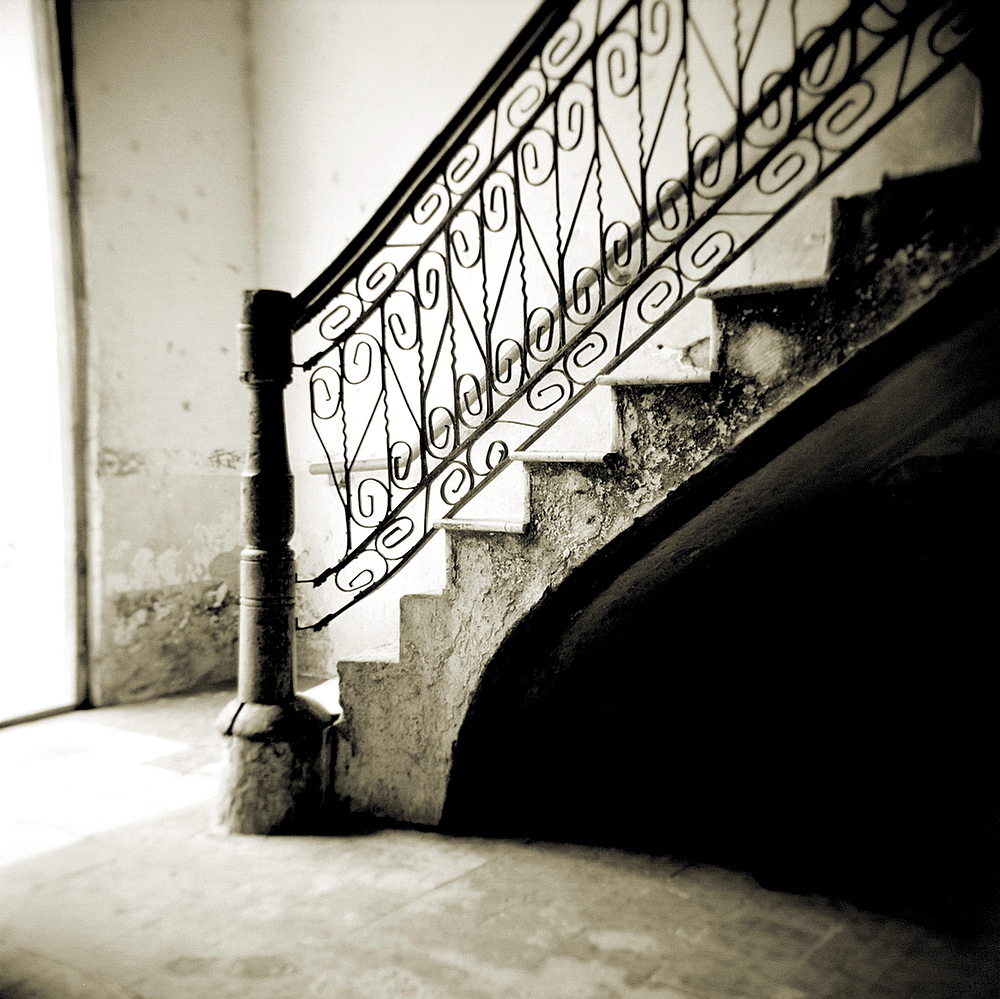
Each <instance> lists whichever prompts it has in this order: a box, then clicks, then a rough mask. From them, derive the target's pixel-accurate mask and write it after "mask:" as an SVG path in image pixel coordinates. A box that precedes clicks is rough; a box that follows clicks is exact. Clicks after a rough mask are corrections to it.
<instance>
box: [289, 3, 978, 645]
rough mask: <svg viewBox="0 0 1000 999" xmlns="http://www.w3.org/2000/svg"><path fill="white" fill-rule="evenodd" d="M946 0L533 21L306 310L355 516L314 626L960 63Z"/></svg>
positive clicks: (319, 410) (400, 557) (330, 438)
mask: <svg viewBox="0 0 1000 999" xmlns="http://www.w3.org/2000/svg"><path fill="white" fill-rule="evenodd" d="M971 22H972V13H971V10H970V8H969V7H968V6H967V5H965V4H963V3H945V4H942V3H940V2H932V0H923V2H922V0H909V2H907V0H878V2H870V0H868V2H833V0H829V2H827V0H819V2H810V0H728V2H726V0H701V2H698V0H630V2H623V0H581V2H579V3H576V4H575V5H571V4H551V5H548V6H546V7H545V8H543V10H542V11H540V13H539V14H538V15H537V16H536V18H535V19H534V20H533V21H532V22H531V24H529V26H528V28H527V29H526V30H525V32H523V33H522V35H521V36H520V37H519V38H518V40H517V41H516V42H515V44H514V46H513V47H512V49H511V50H510V51H509V53H508V55H507V57H506V58H505V61H504V62H503V63H502V64H501V65H500V67H499V68H498V69H497V70H496V71H495V72H494V74H493V76H492V77H491V80H489V81H487V82H486V83H484V85H483V87H481V88H480V90H479V91H477V93H476V94H475V95H473V98H472V100H470V102H469V103H468V104H467V105H466V106H465V107H464V108H463V109H462V111H461V112H460V114H459V116H458V117H457V118H456V119H455V122H454V123H453V125H452V127H451V128H450V129H449V130H448V131H446V133H444V135H445V138H443V139H442V140H440V141H439V143H438V145H437V146H436V147H435V148H434V149H432V150H430V151H429V152H428V154H427V155H426V156H425V157H424V159H423V160H422V161H421V162H420V163H419V164H418V165H417V166H416V167H415V168H414V170H413V171H411V174H410V175H408V176H407V178H405V179H404V181H403V183H402V184H401V185H400V187H399V188H398V189H397V191H396V192H395V193H394V195H393V197H392V198H390V200H389V202H387V205H386V207H385V208H384V210H383V212H382V213H381V214H380V216H378V217H377V218H376V220H375V221H374V222H373V223H372V224H371V225H370V226H369V227H368V228H367V229H366V230H365V231H364V232H363V233H362V234H361V235H360V236H359V237H358V239H356V240H355V241H354V243H352V244H351V246H349V247H348V249H347V250H346V251H345V253H344V254H342V256H341V257H340V258H339V259H338V261H336V262H335V263H334V264H333V265H332V266H331V267H330V268H329V269H328V270H327V271H326V272H324V274H323V275H321V276H320V278H318V279H317V281H316V282H314V283H313V284H312V285H310V287H309V288H307V289H306V290H305V291H304V292H303V293H302V294H301V295H299V296H298V297H297V298H296V299H295V301H294V307H295V309H296V315H297V316H298V319H297V321H296V322H295V325H296V327H297V328H298V330H299V332H298V334H297V337H296V343H295V347H296V354H297V357H298V358H299V360H298V361H297V363H296V367H297V368H299V369H301V371H302V372H304V373H306V374H307V376H308V377H309V379H310V398H311V408H312V412H311V416H312V422H313V425H314V427H315V429H316V433H317V435H318V438H319V441H320V442H321V444H322V447H323V449H324V452H325V454H326V457H327V460H328V463H329V467H330V473H331V477H332V479H333V481H334V483H335V484H336V487H337V496H338V497H339V501H340V505H341V507H342V511H343V515H344V525H345V526H344V548H343V551H342V553H341V554H340V557H339V558H337V560H336V561H334V562H333V564H331V565H330V566H329V567H327V568H325V569H324V570H323V571H322V572H319V573H318V574H317V575H315V576H314V577H313V578H311V579H307V580H301V582H303V583H306V584H310V585H312V586H316V587H318V586H323V585H327V586H328V587H329V588H330V590H331V594H332V595H331V600H330V610H329V613H327V614H326V615H325V616H324V617H323V618H322V619H321V620H319V621H318V622H316V623H315V624H312V625H309V626H308V627H312V628H316V629H318V628H321V627H323V626H324V625H326V624H327V623H329V622H330V621H331V620H332V619H333V618H334V617H336V616H337V615H338V614H339V613H341V612H342V611H343V610H345V609H346V608H347V607H349V606H351V604H353V603H354V602H355V601H356V600H357V599H359V598H360V597H361V596H363V595H365V594H366V593H368V592H371V591H372V590H373V589H375V588H377V587H378V586H379V585H381V584H382V583H383V582H384V581H385V580H387V579H388V578H389V577H390V576H391V575H392V574H393V573H395V572H396V571H397V570H398V569H399V568H401V567H402V565H404V564H405V562H406V561H407V560H408V559H409V558H410V557H411V556H412V555H413V554H415V553H416V551H417V550H419V548H420V547H421V546H422V545H423V544H424V542H425V541H426V540H427V538H428V537H429V536H430V534H431V533H432V532H433V529H434V524H435V523H436V522H437V521H439V520H440V519H442V518H444V517H446V516H449V515H450V514H452V513H454V512H455V511H457V510H458V509H459V508H460V507H461V506H462V505H464V504H465V503H466V502H467V501H468V500H469V499H471V498H472V497H473V496H475V495H476V494H477V493H478V492H479V491H480V490H481V489H482V488H483V487H484V486H485V485H486V484H487V483H488V482H489V481H490V480H491V479H492V478H493V477H494V476H495V475H496V474H498V473H499V472H500V471H502V470H503V469H504V468H505V467H506V466H507V464H508V463H509V462H510V460H511V458H510V455H511V454H512V453H513V452H515V451H517V450H521V449H524V448H526V447H529V446H530V445H531V444H532V443H534V442H535V441H536V440H537V439H538V438H539V437H540V436H541V435H542V434H543V433H544V432H545V431H546V430H547V429H548V428H549V427H551V426H552V425H553V423H554V422H555V421H556V420H557V419H559V418H560V417H561V416H562V415H563V414H564V413H565V412H566V410H567V408H569V407H572V406H573V405H575V404H576V403H577V402H578V401H579V400H580V399H582V398H583V397H584V396H585V395H586V394H587V392H589V391H590V389H591V388H592V387H593V386H594V384H595V383H596V382H595V380H596V378H597V377H598V376H599V375H602V374H606V373H608V372H610V371H611V370H612V369H613V368H614V367H615V366H616V365H617V364H618V363H620V362H621V361H622V360H624V358H625V357H627V356H629V355H630V354H631V353H633V352H634V351H635V350H636V349H637V348H638V347H639V346H640V345H641V344H642V343H643V342H644V341H645V340H646V339H647V338H648V337H649V336H651V335H652V334H653V333H654V332H655V331H656V330H658V329H659V328H660V327H662V326H663V325H664V324H665V323H667V322H669V321H670V319H671V318H672V317H673V316H674V315H676V313H677V312H678V310H680V309H681V308H683V307H684V305H685V304H687V303H688V302H689V301H690V300H691V298H692V297H693V296H694V294H695V292H696V291H697V290H698V289H699V288H700V287H702V286H704V285H705V284H707V283H708V282H710V281H711V280H712V279H713V278H715V277H716V276H717V275H718V274H719V273H720V272H721V271H722V270H723V269H724V268H725V267H727V266H728V265H729V264H730V263H731V262H732V261H733V260H734V259H736V258H737V257H738V256H739V255H740V254H741V253H743V252H744V251H745V250H747V249H748V248H749V247H750V246H751V245H752V244H753V243H754V242H755V241H756V240H757V239H759V238H760V236H761V235H763V233H764V232H766V231H767V230H768V229H770V228H771V227H772V226H773V225H774V224H775V222H776V221H777V220H778V219H779V218H780V217H781V216H782V215H784V214H785V213H786V212H787V211H788V210H789V209H790V208H791V207H792V206H793V205H794V204H796V203H797V202H798V201H799V200H800V199H801V198H802V197H804V196H805V195H806V194H807V193H808V192H809V191H810V190H812V189H813V188H814V187H815V186H816V185H817V184H818V183H819V182H820V181H821V180H823V179H824V178H825V177H826V176H828V175H829V174H830V173H831V172H832V171H833V170H834V169H835V168H836V167H838V166H839V165H840V164H841V163H842V162H843V161H844V160H845V159H846V158H847V157H848V156H850V155H851V154H852V153H853V152H854V151H856V150H857V149H858V148H860V147H861V146H862V145H864V143H865V142H867V141H868V139H869V138H870V137H871V136H872V135H873V134H875V133H876V132H877V131H879V130H880V129H881V128H882V127H883V126H884V125H885V124H886V123H887V122H888V121H889V120H891V119H892V118H893V117H895V115H897V114H898V113H899V112H900V111H901V110H902V109H903V108H904V107H906V106H907V105H908V104H909V103H910V102H912V101H913V100H914V99H915V98H916V97H917V96H919V95H920V94H921V93H923V92H924V91H925V90H926V89H927V88H928V87H929V86H931V85H932V84H933V83H934V82H935V81H936V80H937V79H939V78H940V77H941V76H943V75H944V74H945V73H947V72H948V71H949V70H950V69H951V68H952V66H953V65H954V64H955V63H956V62H957V61H958V59H959V57H960V50H961V45H962V43H963V41H964V40H965V39H966V37H967V36H968V34H969V32H970V30H971V27H972V24H971Z"/></svg>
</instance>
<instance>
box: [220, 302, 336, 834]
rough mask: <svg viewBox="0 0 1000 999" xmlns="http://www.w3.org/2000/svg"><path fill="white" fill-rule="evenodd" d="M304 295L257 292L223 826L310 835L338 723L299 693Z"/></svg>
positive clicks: (246, 311) (320, 815)
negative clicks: (294, 421) (297, 534)
mask: <svg viewBox="0 0 1000 999" xmlns="http://www.w3.org/2000/svg"><path fill="white" fill-rule="evenodd" d="M291 319H292V298H291V296H290V295H288V294H287V293H286V292H282V291H269V290H258V291H248V292H246V293H245V297H244V304H243V322H242V324H241V325H240V360H241V367H240V379H241V380H242V381H243V382H244V383H245V384H246V385H247V388H249V390H250V440H249V445H248V448H247V458H246V465H245V466H244V469H243V476H242V497H241V512H242V520H243V534H244V538H245V542H246V547H245V548H244V549H243V552H242V554H241V556H240V638H239V690H238V693H237V696H236V699H235V700H234V701H233V702H232V703H230V704H229V705H228V706H227V707H226V709H225V710H224V711H223V713H222V715H221V716H220V718H219V730H220V731H221V733H222V735H223V736H224V738H225V747H226V748H225V773H224V776H223V779H222V784H221V788H220V792H219V801H218V813H217V822H218V826H219V828H221V829H223V830H225V831H227V832H233V833H256V834H263V835H271V834H278V833H308V832H315V831H318V830H319V829H320V828H321V826H322V825H323V824H324V812H325V808H326V797H327V789H328V786H329V775H330V772H331V766H332V762H333V761H332V760H331V759H330V752H331V738H330V736H331V725H332V722H333V719H332V717H331V716H330V714H329V713H328V712H327V711H325V710H324V709H323V708H321V707H320V706H319V705H318V704H316V703H314V702H312V701H310V700H309V699H307V698H304V697H299V696H297V695H296V694H295V554H294V552H293V551H292V550H291V548H290V547H289V544H288V543H289V541H290V540H291V537H292V532H293V530H294V527H295V521H294V515H293V489H292V486H293V483H292V473H291V469H290V467H289V464H288V444H287V441H286V437H285V410H284V400H283V393H284V389H285V386H286V385H288V383H289V382H290V381H291V378H292V341H291V337H292V333H291Z"/></svg>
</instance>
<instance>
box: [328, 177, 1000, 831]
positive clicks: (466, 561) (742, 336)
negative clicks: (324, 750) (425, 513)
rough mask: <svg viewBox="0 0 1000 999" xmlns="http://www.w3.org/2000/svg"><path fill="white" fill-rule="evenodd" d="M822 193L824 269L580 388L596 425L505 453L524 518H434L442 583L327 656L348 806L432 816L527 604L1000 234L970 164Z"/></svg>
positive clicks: (708, 305)
mask: <svg viewBox="0 0 1000 999" xmlns="http://www.w3.org/2000/svg"><path fill="white" fill-rule="evenodd" d="M970 192H976V197H975V198H973V197H970ZM826 205H827V206H829V207H824V206H822V205H821V206H819V208H817V206H813V207H812V209H811V211H812V212H813V213H814V216H815V213H816V212H818V211H819V210H820V209H822V211H824V212H825V213H826V214H827V216H828V217H829V218H830V219H831V222H830V226H829V234H828V237H825V238H826V243H827V246H828V255H827V257H826V266H825V267H824V275H823V276H822V278H820V277H819V276H817V275H815V274H814V275H811V276H810V275H806V276H805V277H802V278H798V279H796V280H794V281H788V282H785V283H784V285H783V286H782V285H781V284H780V283H779V282H775V281H774V280H772V279H771V278H770V277H768V278H767V279H766V280H764V282H763V286H762V287H760V288H754V287H747V286H745V285H744V284H743V282H744V279H745V275H744V276H739V275H737V276H736V278H735V279H734V281H735V283H733V284H731V285H729V286H726V285H725V284H724V282H719V284H718V287H717V288H716V290H715V293H714V294H711V297H709V298H705V299H703V300H702V301H698V302H696V303H693V304H694V306H695V307H694V308H692V309H691V310H690V313H691V314H690V315H689V316H688V317H686V318H684V317H683V315H682V316H678V318H677V320H676V321H675V322H673V323H671V324H668V326H667V327H665V328H664V330H662V331H661V333H660V334H659V335H658V336H656V337H654V338H653V339H652V340H651V341H650V342H649V343H648V344H646V345H645V346H644V348H643V350H642V351H640V352H637V353H636V354H634V355H633V356H632V357H631V358H629V359H628V360H627V361H626V362H625V363H624V364H622V365H621V366H620V369H619V370H618V371H616V372H614V373H612V374H611V375H610V376H607V377H605V378H604V379H603V383H604V388H603V389H602V390H600V392H597V391H595V392H594V393H592V394H593V395H594V396H595V398H597V399H599V400H600V402H599V405H603V406H605V407H608V412H609V414H610V417H611V419H610V422H609V421H607V420H602V419H600V418H595V419H590V420H586V421H583V431H582V435H580V434H578V436H577V437H576V438H569V439H564V440H563V441H561V442H559V446H557V447H552V446H550V445H549V443H547V442H546V440H545V439H544V438H543V439H542V440H540V441H539V442H538V446H537V449H536V450H535V451H534V452H533V453H532V452H529V453H525V454H522V455H519V457H520V458H521V461H520V465H521V473H520V474H523V476H524V482H525V484H526V500H525V503H524V511H525V513H524V515H520V514H518V512H517V511H515V512H514V513H513V514H512V515H507V516H505V515H504V513H503V511H502V510H501V511H500V512H499V513H496V512H494V513H493V514H491V515H489V516H485V517H478V518H477V517H472V516H464V518H463V520H461V521H455V522H447V521H446V522H442V525H441V526H442V527H443V528H444V530H445V533H446V538H447V540H446V551H447V569H446V580H447V582H446V586H445V588H444V590H443V591H442V592H440V593H420V594H412V595H408V596H404V597H403V598H402V600H401V602H400V614H399V644H398V650H397V649H396V648H394V647H392V646H387V647H383V648H381V649H379V650H375V651H373V652H372V653H368V654H364V655H358V656H353V657H351V658H350V659H349V660H345V661H342V662H341V663H340V664H339V667H338V672H339V678H340V700H341V704H342V706H343V717H342V720H341V722H340V725H339V726H338V740H339V742H338V752H337V773H336V779H335V786H336V790H337V795H338V797H339V798H340V799H341V801H342V802H343V803H344V804H345V805H346V807H347V808H349V810H350V811H352V812H357V813H365V814H369V815H375V816H382V817H386V818H389V819H392V820H396V821H402V822H408V823H416V824H420V825H427V826H435V825H437V824H439V822H440V820H441V814H442V808H443V805H444V801H445V797H446V793H447V787H448V780H449V775H450V771H451V761H452V751H453V747H454V743H455V740H456V738H457V737H458V733H459V730H460V727H461V725H462V722H463V719H464V718H465V715H466V712H467V710H468V708H469V704H470V702H471V699H472V697H473V695H474V693H475V690H476V688H477V684H478V681H479V679H480V677H481V676H482V675H483V672H484V670H485V669H486V667H487V666H488V664H489V663H490V661H491V659H492V658H493V657H494V656H495V655H496V653H497V650H498V649H499V648H500V646H501V644H502V643H503V641H504V639H505V638H506V637H507V636H509V635H510V634H511V633H512V631H513V629H514V628H515V627H516V626H517V625H518V624H519V622H521V621H522V620H523V619H524V617H525V616H526V615H527V614H528V613H529V612H530V611H531V609H532V608H533V607H534V606H535V605H536V604H537V603H538V602H539V600H541V599H542V598H543V596H544V595H545V594H546V593H548V592H550V591H552V590H554V589H556V588H558V587H559V586H560V585H561V584H562V583H563V582H564V581H565V580H566V579H567V577H569V576H570V575H571V574H572V573H573V572H574V571H575V570H576V569H578V568H579V567H581V566H582V565H584V563H586V562H587V560H588V559H590V558H592V557H593V556H594V555H595V554H596V553H598V552H600V551H601V550H602V548H604V547H605V546H606V545H608V544H609V542H611V541H613V540H614V539H616V538H619V537H621V536H622V535H623V534H624V533H625V532H627V531H629V530H630V529H632V528H633V527H634V526H635V525H637V524H641V523H642V522H643V521H644V519H646V518H649V517H650V516H651V515H653V514H654V513H659V512H660V511H662V509H663V508H664V507H665V506H667V505H669V504H670V503H671V501H672V498H673V497H674V496H675V495H676V493H677V490H678V489H679V488H680V487H681V486H683V485H685V484H686V483H690V482H691V481H694V480H697V478H698V476H700V475H702V474H703V473H704V472H706V470H708V469H709V468H711V466H712V465H713V463H715V462H716V461H717V460H718V459H719V458H720V457H722V456H724V455H726V454H727V453H728V452H730V451H731V450H732V449H734V448H736V447H737V446H739V445H741V444H743V443H744V442H747V441H750V440H751V439H752V437H753V435H754V433H755V431H757V430H758V429H760V428H761V427H763V426H764V425H765V424H766V423H767V422H768V421H769V420H771V419H772V417H774V416H775V415H776V414H778V413H779V412H781V411H782V410H784V409H785V408H787V407H788V406H789V405H790V404H791V403H793V402H794V401H795V400H797V399H799V398H800V397H802V396H803V395H805V394H806V393H808V392H809V391H810V389H811V388H813V387H814V386H816V385H818V384H819V383H820V382H822V381H823V380H824V379H825V378H826V377H827V376H828V375H830V374H831V373H832V372H834V371H835V370H836V369H838V368H839V367H840V366H841V365H843V364H844V363H845V362H847V361H849V360H851V359H852V358H855V357H856V356H857V355H859V354H862V352H863V351H864V350H865V349H866V348H868V347H870V346H871V345H873V344H874V343H875V342H876V341H878V340H880V339H881V338H882V337H884V336H886V335H888V334H891V332H892V331H893V330H894V329H896V328H897V327H898V326H899V325H900V324H901V323H903V322H904V321H905V320H906V319H908V318H909V317H911V316H913V315H914V314H915V313H917V312H918V311H919V310H920V309H921V308H922V307H923V306H924V305H926V304H927V303H928V302H930V301H931V300H932V299H933V298H934V297H935V296H936V295H937V294H938V293H939V292H940V291H941V290H942V289H945V288H947V287H949V286H950V285H951V284H953V283H954V282H955V281H956V280H958V279H959V278H960V277H962V276H963V275H966V274H969V273H970V272H973V271H974V270H975V269H976V267H977V266H979V265H980V264H982V263H983V262H984V261H985V260H987V259H988V258H989V257H990V256H991V255H993V254H994V253H995V252H996V250H997V249H998V247H1000V226H998V214H997V212H996V210H995V204H994V199H993V197H992V195H991V194H990V178H989V177H988V176H987V171H986V169H985V168H982V167H978V166H967V167H960V168H954V169H947V170H943V171H938V172H931V173H925V174H922V175H921V176H917V177H911V178H907V179H899V180H887V181H886V183H885V185H884V186H883V187H882V188H881V189H880V190H878V191H876V192H874V193H868V194H860V195H858V194H856V195H855V196H853V197H849V198H847V199H839V198H835V199H834V200H833V201H832V204H831V203H830V202H829V201H827V202H826ZM761 246H762V247H765V249H766V246H765V244H763V243H762V244H761ZM758 249H759V248H758ZM757 273H759V274H763V273H764V271H763V270H762V269H761V267H758V268H757ZM682 318H683V319H684V321H683V322H681V319H682ZM602 392H603V393H604V394H603V395H602V394H601V393H602ZM595 405H596V404H595ZM588 432H589V433H590V434H591V436H590V438H589V439H588V437H587V433H588ZM467 513H468V511H467V510H466V511H463V514H467ZM502 751H503V747H497V752H498V753H501V752H502Z"/></svg>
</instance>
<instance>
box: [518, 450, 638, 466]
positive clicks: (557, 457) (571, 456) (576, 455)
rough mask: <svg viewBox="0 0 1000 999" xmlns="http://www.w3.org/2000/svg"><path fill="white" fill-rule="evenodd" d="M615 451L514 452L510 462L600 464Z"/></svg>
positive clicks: (615, 452)
mask: <svg viewBox="0 0 1000 999" xmlns="http://www.w3.org/2000/svg"><path fill="white" fill-rule="evenodd" d="M617 453H618V452H617V451H607V450H604V451H514V452H513V453H512V454H511V456H510V458H511V461H524V462H583V463H591V464H594V463H600V462H604V461H607V459H608V458H610V457H611V456H612V455H614V454H617Z"/></svg>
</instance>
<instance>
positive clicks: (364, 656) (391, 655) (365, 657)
mask: <svg viewBox="0 0 1000 999" xmlns="http://www.w3.org/2000/svg"><path fill="white" fill-rule="evenodd" d="M340 662H342V663H398V662H399V646H398V645H397V644H396V643H395V642H384V643H383V644H381V645H375V646H372V647H370V648H367V649H362V650H361V651H360V652H353V653H351V655H349V656H341V657H340Z"/></svg>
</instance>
